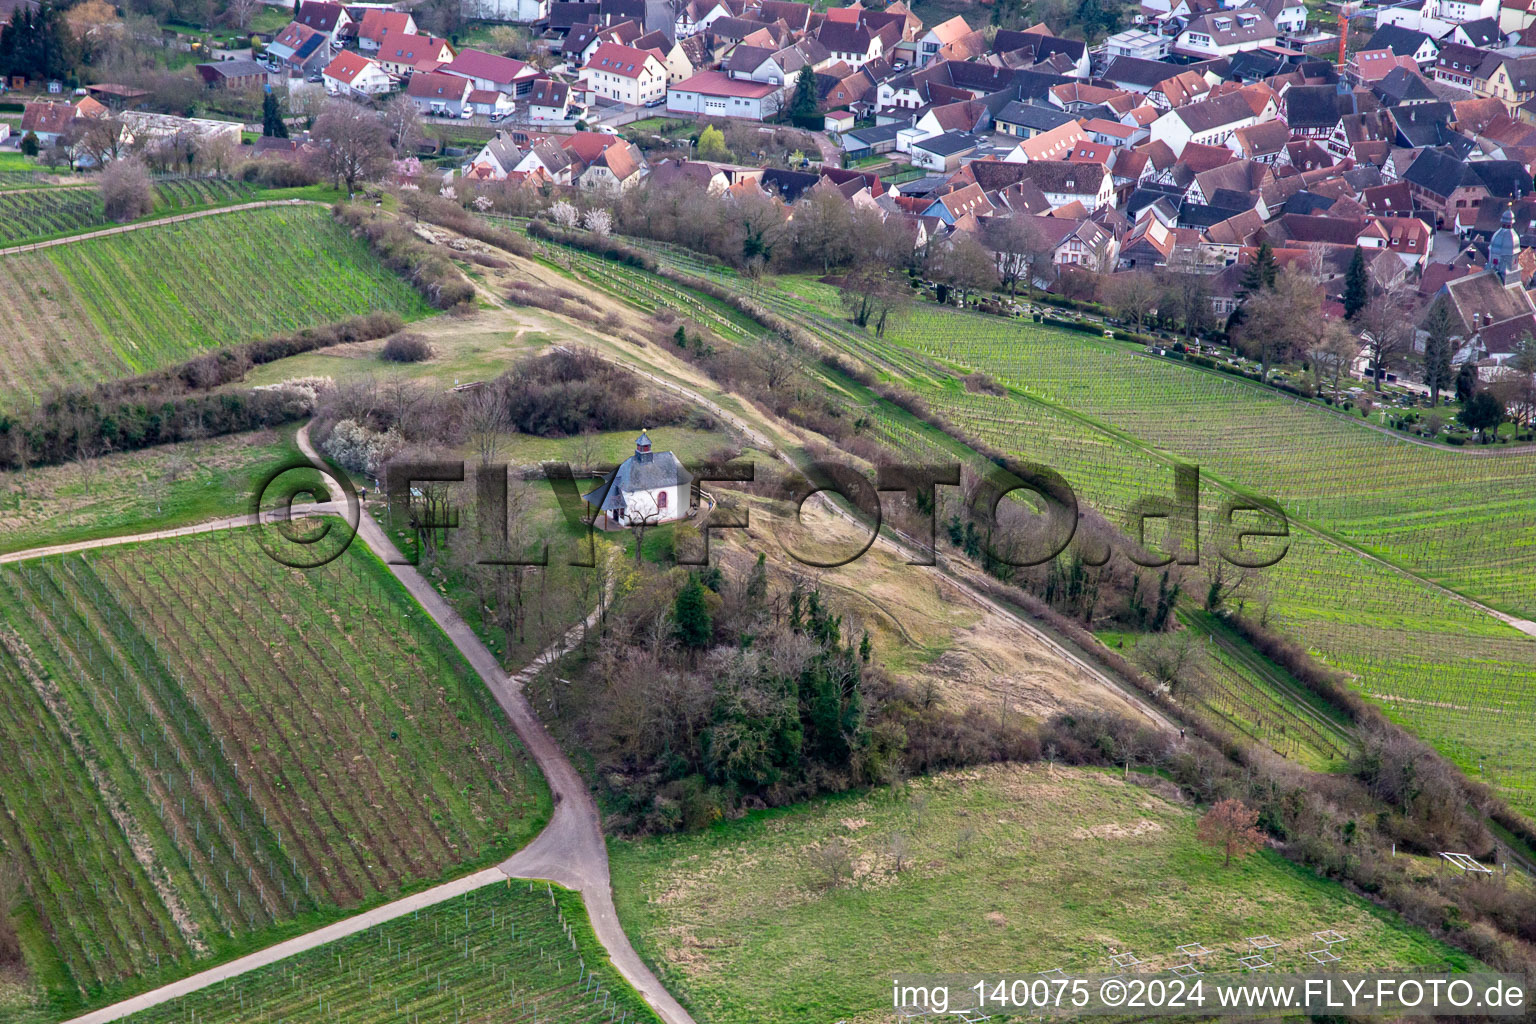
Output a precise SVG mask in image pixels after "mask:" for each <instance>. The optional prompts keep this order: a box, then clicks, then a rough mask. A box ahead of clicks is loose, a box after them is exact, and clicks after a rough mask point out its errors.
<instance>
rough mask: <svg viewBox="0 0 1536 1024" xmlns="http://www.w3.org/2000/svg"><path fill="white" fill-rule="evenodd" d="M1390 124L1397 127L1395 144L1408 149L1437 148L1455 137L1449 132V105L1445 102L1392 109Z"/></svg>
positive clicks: (1416, 104)
mask: <svg viewBox="0 0 1536 1024" xmlns="http://www.w3.org/2000/svg"><path fill="white" fill-rule="evenodd" d="M1390 113H1391V115H1392V123H1393V124H1394V125H1395V126H1396V127H1397V142H1398V144H1399V145H1402V146H1406V147H1408V148H1410V149H1423V148H1425V147H1427V146H1439V145H1443V144H1445V143H1447V142H1449V141H1451V138H1452V137H1453V136H1454V135H1455V133H1454V132H1452V131H1451V125H1450V121H1451V105H1450V104H1449V103H1445V102H1435V103H1415V104H1413V105H1412V106H1407V107H1393V108H1392V110H1391V111H1390Z"/></svg>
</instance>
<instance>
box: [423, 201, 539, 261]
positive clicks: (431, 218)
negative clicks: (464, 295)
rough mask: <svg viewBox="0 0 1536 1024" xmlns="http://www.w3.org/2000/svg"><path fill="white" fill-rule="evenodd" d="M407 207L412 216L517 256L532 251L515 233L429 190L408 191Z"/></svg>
mask: <svg viewBox="0 0 1536 1024" xmlns="http://www.w3.org/2000/svg"><path fill="white" fill-rule="evenodd" d="M405 206H406V209H408V210H409V211H410V212H411V213H412V214H413V215H415V216H417V217H419V218H421V219H422V220H424V221H427V222H428V223H430V224H436V225H438V226H439V227H445V228H448V229H449V230H451V231H457V232H458V233H459V234H461V235H464V236H466V237H468V238H474V239H477V240H478V241H481V242H484V243H485V244H486V245H493V246H495V247H496V248H498V249H501V250H502V251H504V252H509V253H511V254H512V255H514V256H528V255H531V253H532V250H531V249H530V248H529V246H528V243H527V242H526V241H524V240H523V239H522V238H520V237H518V236H517V235H516V234H514V233H513V232H511V231H508V230H506V229H505V228H499V227H497V226H496V225H494V224H491V223H490V222H488V221H486V220H485V219H484V218H482V217H476V216H474V215H473V214H471V213H470V212H469V211H468V210H466V209H464V207H462V206H460V205H459V204H458V203H456V202H454V201H453V200H451V199H445V198H443V197H442V196H434V195H431V194H429V193H426V192H407V193H405Z"/></svg>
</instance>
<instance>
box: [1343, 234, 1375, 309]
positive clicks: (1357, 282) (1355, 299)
mask: <svg viewBox="0 0 1536 1024" xmlns="http://www.w3.org/2000/svg"><path fill="white" fill-rule="evenodd" d="M1370 299H1371V282H1370V278H1368V277H1367V276H1366V273H1365V252H1364V250H1362V249H1361V248H1360V247H1359V246H1358V245H1357V246H1355V255H1354V256H1353V257H1351V258H1350V261H1349V270H1348V271H1347V272H1346V273H1345V275H1344V315H1345V316H1347V317H1348V318H1349V319H1351V320H1353V319H1354V318H1355V314H1356V313H1358V312H1360V311H1361V310H1362V309H1364V308H1365V304H1366V303H1367V302H1369V301H1370Z"/></svg>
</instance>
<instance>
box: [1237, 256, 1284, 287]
mask: <svg viewBox="0 0 1536 1024" xmlns="http://www.w3.org/2000/svg"><path fill="white" fill-rule="evenodd" d="M1278 274H1279V268H1277V267H1276V266H1275V250H1274V249H1273V248H1272V247H1271V246H1270V244H1269V243H1268V242H1262V243H1260V245H1259V251H1258V253H1257V254H1256V255H1255V256H1254V257H1253V262H1252V263H1250V264H1248V269H1246V270H1244V271H1243V281H1242V284H1241V285H1240V286H1239V290H1240V292H1241V293H1242V295H1243V297H1244V298H1246V297H1248V296H1249V295H1252V294H1253V293H1254V292H1256V291H1258V290H1260V289H1261V288H1273V287H1274V286H1275V278H1276V277H1277V276H1278Z"/></svg>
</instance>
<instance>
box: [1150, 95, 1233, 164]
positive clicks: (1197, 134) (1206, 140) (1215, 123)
mask: <svg viewBox="0 0 1536 1024" xmlns="http://www.w3.org/2000/svg"><path fill="white" fill-rule="evenodd" d="M1258 121H1259V119H1258V118H1257V117H1255V116H1254V113H1253V107H1252V106H1250V105H1249V103H1248V100H1247V98H1246V97H1243V96H1239V95H1238V94H1236V93H1230V92H1229V93H1227V94H1226V95H1224V96H1217V97H1216V98H1215V99H1212V100H1204V101H1202V102H1200V103H1190V104H1186V105H1185V106H1182V107H1176V108H1175V109H1173V110H1170V111H1168V113H1166V114H1164V115H1163V116H1162V117H1160V118H1158V119H1157V120H1156V121H1153V122H1152V140H1153V141H1154V142H1166V143H1167V144H1168V148H1169V149H1171V150H1173V155H1174V156H1178V155H1179V154H1181V153H1183V152H1184V147H1185V146H1187V145H1189V144H1190V143H1191V142H1198V143H1200V144H1202V145H1206V146H1225V145H1226V144H1227V140H1228V139H1230V138H1231V137H1232V133H1233V132H1235V131H1237V130H1238V129H1239V128H1246V127H1248V126H1249V125H1251V124H1257V123H1258Z"/></svg>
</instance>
